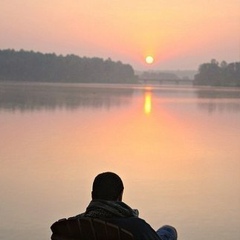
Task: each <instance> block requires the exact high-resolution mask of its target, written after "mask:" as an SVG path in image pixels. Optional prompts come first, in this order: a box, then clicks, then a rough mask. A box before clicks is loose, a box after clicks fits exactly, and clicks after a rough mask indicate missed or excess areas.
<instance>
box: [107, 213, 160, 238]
mask: <svg viewBox="0 0 240 240" xmlns="http://www.w3.org/2000/svg"><path fill="white" fill-rule="evenodd" d="M109 222H111V223H113V224H116V225H118V226H119V227H121V228H123V229H125V230H128V231H129V232H131V233H132V234H133V235H134V237H135V239H136V240H138V239H141V240H145V239H148V240H159V239H160V238H159V236H158V235H157V233H156V231H155V230H154V229H153V228H152V227H151V226H150V225H149V224H148V223H147V222H146V221H145V220H144V219H142V218H139V217H129V218H113V219H109Z"/></svg>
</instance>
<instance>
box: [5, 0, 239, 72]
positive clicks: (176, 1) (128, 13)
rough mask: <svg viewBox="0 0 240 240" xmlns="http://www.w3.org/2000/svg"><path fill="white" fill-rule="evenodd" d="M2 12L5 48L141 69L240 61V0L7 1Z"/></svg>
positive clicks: (168, 68) (178, 67) (181, 67)
mask: <svg viewBox="0 0 240 240" xmlns="http://www.w3.org/2000/svg"><path fill="white" fill-rule="evenodd" d="M0 11H1V14H0V49H9V48H10V49H15V50H20V49H24V50H33V51H39V52H43V53H53V52H54V53H56V54H63V55H67V54H76V55H78V56H80V57H83V56H86V57H100V58H104V59H106V58H108V57H110V58H111V59H112V60H113V61H118V60H120V61H122V62H123V63H129V64H131V65H132V66H133V68H134V69H135V70H148V69H155V70H173V69H180V70H181V69H193V70H194V69H197V68H198V67H199V65H200V64H201V63H204V62H209V61H210V60H211V59H213V58H215V59H216V60H218V61H222V60H226V61H227V62H234V61H240V0H219V1H217V0H194V1H193V0H181V1H180V0H172V1H162V0H131V1H127V0H112V1H110V0H50V1H49V0H1V1H0ZM148 55H150V56H153V58H154V59H155V61H154V63H153V64H151V65H147V64H146V63H145V57H146V56H148Z"/></svg>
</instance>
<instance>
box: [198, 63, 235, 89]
mask: <svg viewBox="0 0 240 240" xmlns="http://www.w3.org/2000/svg"><path fill="white" fill-rule="evenodd" d="M194 84H195V85H208V86H236V87H240V62H235V63H230V64H227V62H225V61H222V62H221V63H220V64H219V63H218V62H217V61H216V60H215V59H213V60H212V61H211V62H210V63H204V64H201V65H200V66H199V70H198V73H197V74H196V75H195V78H194Z"/></svg>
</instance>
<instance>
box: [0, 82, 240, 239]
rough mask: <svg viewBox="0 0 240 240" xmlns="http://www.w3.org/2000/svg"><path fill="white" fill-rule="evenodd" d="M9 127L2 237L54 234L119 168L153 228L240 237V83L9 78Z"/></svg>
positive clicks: (1, 95) (0, 126) (5, 90)
mask: <svg viewBox="0 0 240 240" xmlns="http://www.w3.org/2000/svg"><path fill="white" fill-rule="evenodd" d="M0 134H1V135H0V163H1V174H0V198H1V205H0V216H1V218H0V239H6V240H15V239H18V240H26V239H34V240H44V239H50V235H51V233H50V229H49V227H50V225H51V224H52V223H53V222H54V221H56V220H57V219H60V218H64V217H69V216H73V215H76V214H78V213H80V212H83V211H84V210H85V207H86V205H87V204H88V203H89V201H90V192H91V184H92V180H93V178H94V177H95V175H96V174H98V173H99V172H102V171H114V172H117V173H118V174H119V175H120V176H121V177H122V178H123V181H124V183H125V193H124V201H125V202H127V203H128V204H129V205H130V206H132V207H133V208H138V209H139V211H140V215H141V217H142V218H144V219H146V221H147V222H149V223H150V224H151V225H152V226H153V228H158V227H159V226H161V225H163V224H172V225H174V226H175V227H176V228H177V229H178V232H179V239H180V240H181V239H183V240H190V239H191V240H202V239H205V238H207V239H217V240H239V236H240V228H239V226H240V144H239V143H240V90H234V89H216V88H192V87H185V88H184V87H166V86H165V87H163V86H158V87H157V86H126V85H125V86H124V85H121V86H120V85H114V86H108V85H77V84H75V85H70V84H69V85H60V84H55V85H54V84H41V85H32V84H24V85H18V84H6V83H1V84H0Z"/></svg>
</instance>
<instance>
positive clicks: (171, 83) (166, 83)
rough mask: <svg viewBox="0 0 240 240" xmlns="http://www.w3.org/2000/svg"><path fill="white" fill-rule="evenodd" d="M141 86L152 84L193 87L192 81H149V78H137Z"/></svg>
mask: <svg viewBox="0 0 240 240" xmlns="http://www.w3.org/2000/svg"><path fill="white" fill-rule="evenodd" d="M139 83H141V84H152V85H189V86H192V85H193V80H192V79H187V78H185V79H178V78H177V79H150V78H141V77H140V78H139Z"/></svg>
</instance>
